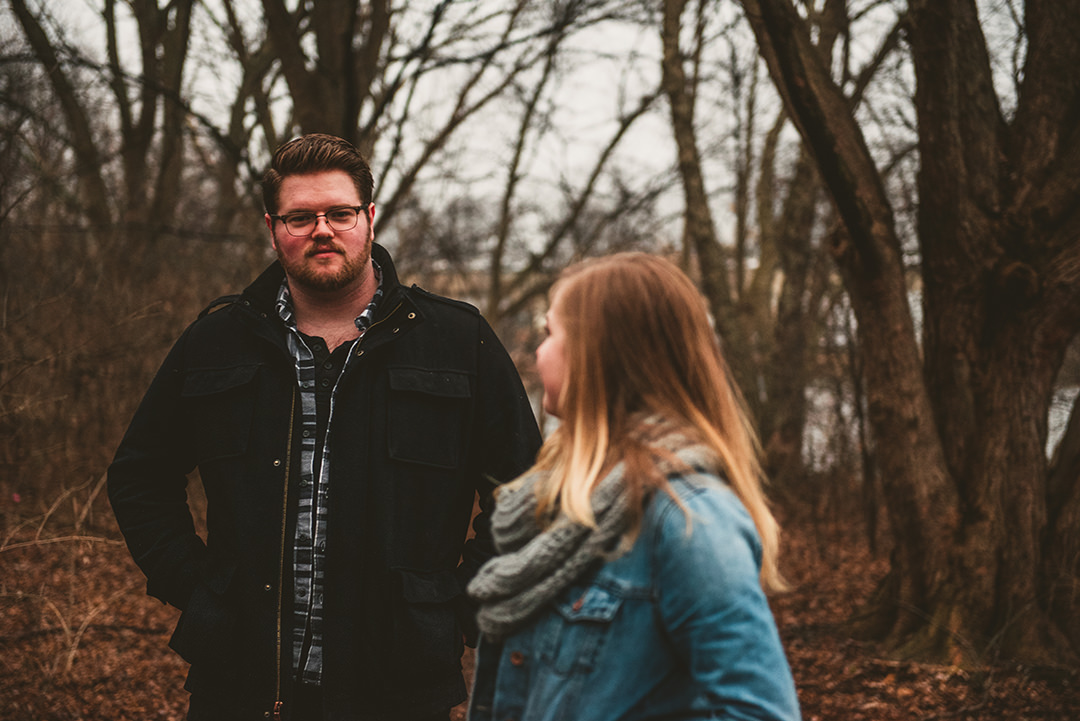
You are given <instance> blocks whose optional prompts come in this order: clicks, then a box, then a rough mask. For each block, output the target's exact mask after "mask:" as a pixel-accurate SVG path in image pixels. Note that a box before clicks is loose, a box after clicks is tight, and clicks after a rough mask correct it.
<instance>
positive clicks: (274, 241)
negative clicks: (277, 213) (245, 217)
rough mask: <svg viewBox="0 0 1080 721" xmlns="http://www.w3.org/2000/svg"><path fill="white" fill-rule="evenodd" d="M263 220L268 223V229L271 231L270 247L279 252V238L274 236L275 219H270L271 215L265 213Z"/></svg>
mask: <svg viewBox="0 0 1080 721" xmlns="http://www.w3.org/2000/svg"><path fill="white" fill-rule="evenodd" d="M263 220H265V221H266V229H267V230H269V231H270V247H271V248H273V249H274V250H277V238H276V237H275V236H274V219H273V218H271V217H270V214H269V213H264V214H263Z"/></svg>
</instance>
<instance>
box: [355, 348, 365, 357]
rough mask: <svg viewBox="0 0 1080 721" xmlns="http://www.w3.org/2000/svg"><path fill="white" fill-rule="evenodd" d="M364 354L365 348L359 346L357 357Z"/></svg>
mask: <svg viewBox="0 0 1080 721" xmlns="http://www.w3.org/2000/svg"><path fill="white" fill-rule="evenodd" d="M362 355H364V349H363V348H358V349H357V350H356V357H357V358H359V357H360V356H362Z"/></svg>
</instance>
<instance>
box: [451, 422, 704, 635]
mask: <svg viewBox="0 0 1080 721" xmlns="http://www.w3.org/2000/svg"><path fill="white" fill-rule="evenodd" d="M643 426H644V427H645V428H647V429H648V432H647V435H648V436H649V437H650V440H649V444H650V445H651V446H653V447H654V448H656V449H657V450H658V451H660V454H659V460H658V462H657V468H658V470H659V471H660V472H661V473H662V474H663V475H665V476H669V475H671V474H673V473H678V472H684V471H686V470H688V469H689V468H690V467H694V466H696V467H699V468H700V467H705V468H708V469H709V470H713V471H715V469H716V468H717V467H718V462H717V461H716V456H715V454H714V453H713V452H712V450H711V449H709V448H707V447H705V446H702V445H698V444H695V443H694V442H692V441H691V440H690V439H688V438H687V437H686V436H685V435H683V434H681V433H679V432H678V431H676V430H673V429H672V427H671V426H670V425H668V424H666V423H662V422H659V421H658V420H657V419H655V418H650V419H649V420H648V421H646V422H645V423H644V424H643ZM623 472H624V465H623V463H622V462H620V463H618V464H617V465H616V466H615V467H614V468H613V469H612V470H611V471H610V472H609V473H608V474H607V475H606V476H604V478H603V479H601V481H600V482H599V484H598V485H597V486H596V488H595V489H594V490H593V493H592V496H591V499H590V500H591V505H592V510H593V515H594V516H595V518H596V527H595V528H589V527H587V526H583V525H580V524H578V523H575V522H573V521H571V520H570V519H569V518H567V517H566V516H565V515H563V514H561V513H560V514H559V515H558V516H557V517H556V518H555V519H554V521H553V522H552V523H551V524H550V525H548V527H547V528H545V529H543V530H541V528H540V526H539V525H538V523H537V517H536V507H537V495H536V487H537V483H539V482H540V480H541V479H542V478H543V477H544V476H545V472H543V471H533V472H530V473H527V474H525V475H524V476H522V477H521V478H519V479H517V480H516V481H514V482H513V483H511V484H509V485H507V486H504V487H503V488H502V490H500V492H499V496H498V502H497V504H496V507H495V511H494V513H493V514H492V517H491V531H492V535H493V537H494V540H495V548H496V549H497V550H498V552H499V554H500V555H498V556H496V557H495V558H493V559H491V560H490V561H488V562H487V563H486V564H484V566H483V567H482V568H481V569H480V571H479V572H478V573H477V574H476V576H475V577H474V578H473V580H472V582H470V583H469V587H468V592H469V595H470V596H472V597H473V598H474V599H475V600H476V601H477V602H479V604H480V611H479V614H478V617H477V620H478V623H479V625H480V630H481V631H482V632H483V633H484V634H485V635H486V636H488V637H489V638H492V639H495V640H501V639H505V638H506V637H507V636H509V635H511V634H512V633H514V632H515V631H516V630H518V629H519V628H521V627H522V626H523V625H524V624H525V623H526V622H527V621H529V620H530V619H531V618H532V617H533V616H534V615H535V614H536V613H537V612H539V611H540V610H541V609H542V608H543V607H544V606H545V605H546V604H548V603H549V602H550V601H552V600H553V599H554V598H555V597H557V596H558V595H559V594H560V593H561V592H562V591H563V590H564V589H566V588H568V587H569V586H571V585H572V584H573V583H574V582H575V581H577V580H578V579H580V578H582V577H583V576H585V575H586V574H587V573H588V572H589V571H591V570H593V569H595V568H596V567H598V566H599V565H600V564H601V563H603V562H604V561H605V560H608V559H610V558H612V557H613V556H614V555H616V552H617V551H618V550H619V542H620V540H622V539H623V537H624V536H625V534H626V532H627V531H628V530H629V529H630V523H631V519H632V517H633V514H632V513H631V510H632V509H631V508H630V507H629V504H628V499H627V495H628V494H627V493H626V491H625V486H624V484H623Z"/></svg>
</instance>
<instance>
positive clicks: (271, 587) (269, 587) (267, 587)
mask: <svg viewBox="0 0 1080 721" xmlns="http://www.w3.org/2000/svg"><path fill="white" fill-rule="evenodd" d="M263 590H264V591H267V592H269V591H272V590H274V587H273V586H271V585H270V584H269V583H268V584H266V585H265V586H263Z"/></svg>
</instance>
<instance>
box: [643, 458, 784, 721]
mask: <svg viewBox="0 0 1080 721" xmlns="http://www.w3.org/2000/svg"><path fill="white" fill-rule="evenodd" d="M673 482H674V483H675V484H682V485H683V487H682V488H681V489H679V490H680V491H681V492H680V493H679V496H680V499H681V500H682V502H683V504H684V505H685V507H686V511H687V513H685V514H684V513H683V512H682V509H680V508H679V507H678V506H677V505H676V504H675V503H674V502H672V500H671V499H670V498H667V497H666V496H664V494H661V497H659V498H658V499H657V500H658V501H659V504H658V507H657V509H656V510H657V511H658V516H657V519H656V520H657V524H656V526H655V533H656V537H655V539H654V543H653V544H652V547H653V549H654V554H655V557H654V565H653V567H654V568H655V569H656V574H657V578H656V579H655V588H656V589H657V594H658V596H659V598H658V602H659V612H660V615H661V618H662V623H663V625H664V630H665V632H666V634H667V635H668V637H669V639H670V640H671V642H672V644H673V646H674V648H675V651H676V654H677V655H678V656H681V657H682V659H683V661H684V662H685V663H686V665H687V668H688V670H689V673H690V674H691V676H692V677H693V678H694V679H695V681H696V684H695V685H696V686H697V687H698V688H701V689H704V692H705V693H707V694H708V695H709V696H710V697H711V698H710V699H709V704H708V705H709V706H711V707H713V708H723V709H724V710H725V714H724V715H723V718H730V719H753V720H757V721H763V720H769V721H793V720H797V719H799V718H800V714H799V704H798V698H797V696H796V692H795V684H794V681H793V679H792V675H791V670H790V668H789V666H788V662H787V658H786V656H785V655H784V650H783V646H782V644H781V642H780V637H779V633H778V632H777V629H776V624H775V621H774V620H773V616H772V612H771V610H770V609H769V605H768V602H767V600H766V598H765V593H764V591H763V590H762V588H761V583H760V581H759V573H760V567H761V542H760V540H759V537H758V534H757V531H756V529H755V526H754V524H753V521H752V520H751V518H750V516H749V514H748V513H747V511H746V509H745V508H744V507H743V505H742V503H741V502H740V501H739V500H738V499H737V498H736V496H735V495H734V493H732V491H731V490H730V489H729V488H727V487H726V486H723V485H721V484H719V483H716V482H715V480H714V481H712V482H710V483H706V484H701V485H699V484H697V483H693V484H686V483H684V482H683V481H681V480H679V479H676V480H674V481H673Z"/></svg>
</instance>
